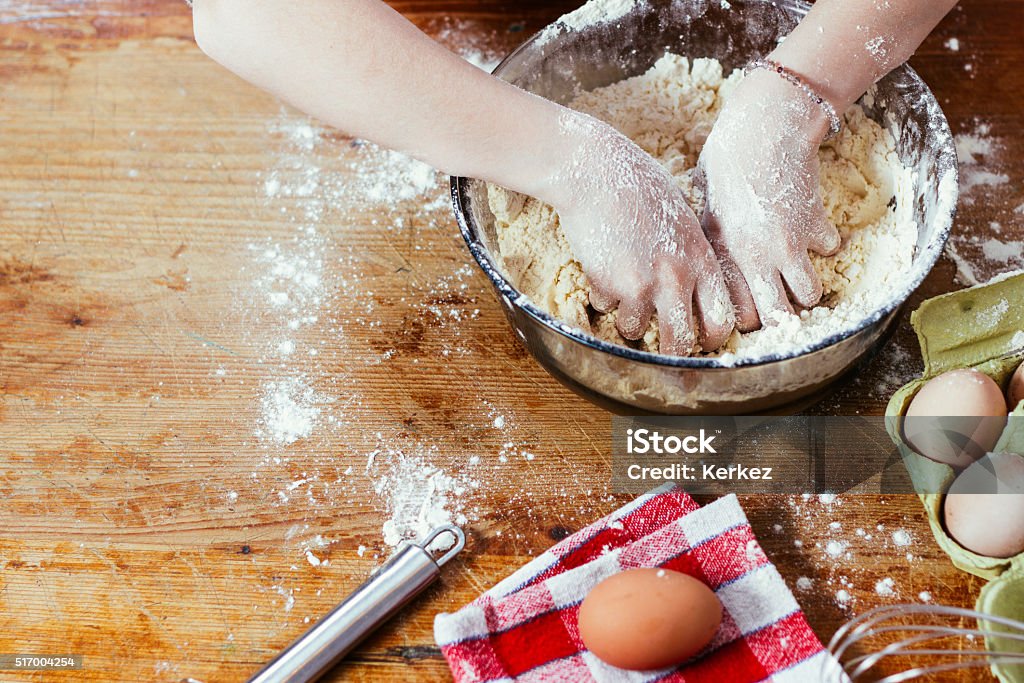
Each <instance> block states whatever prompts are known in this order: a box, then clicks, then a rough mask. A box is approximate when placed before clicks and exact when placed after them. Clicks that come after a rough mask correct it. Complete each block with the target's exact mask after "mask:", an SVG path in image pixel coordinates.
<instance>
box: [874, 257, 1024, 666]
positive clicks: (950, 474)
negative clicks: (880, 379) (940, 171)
mask: <svg viewBox="0 0 1024 683" xmlns="http://www.w3.org/2000/svg"><path fill="white" fill-rule="evenodd" d="M910 323H911V325H912V326H913V328H914V331H915V332H917V338H918V340H919V341H920V343H921V355H922V356H923V358H924V374H923V376H922V377H921V378H919V379H916V380H914V381H912V382H910V383H909V384H906V385H904V386H903V387H901V388H900V389H899V390H898V391H897V392H896V393H895V394H894V395H893V397H892V399H890V400H889V405H888V407H887V408H886V411H885V414H886V417H887V418H889V419H888V420H887V421H886V422H887V428H888V430H889V435H890V437H891V438H892V440H893V442H894V443H895V444H896V446H897V447H898V448H899V450H900V453H901V455H902V456H903V462H904V463H905V464H906V466H907V470H908V471H909V472H910V476H911V479H912V480H913V481H914V482H915V484H916V485H917V487H918V490H920V491H945V490H946V489H948V488H949V486H950V484H952V483H953V480H954V479H955V478H956V475H957V472H956V470H954V469H953V468H952V467H950V466H949V465H945V464H942V463H938V462H935V461H933V460H929V459H928V458H925V457H923V456H921V455H918V454H917V453H916V452H914V451H913V450H912V449H910V448H908V447H907V446H906V444H905V443H904V442H903V439H902V438H901V435H900V433H899V430H900V421H901V420H900V419H899V418H902V417H903V416H904V415H905V414H906V412H907V408H908V407H909V406H910V402H911V401H912V400H913V398H914V396H915V395H916V394H917V392H918V390H920V388H921V387H922V386H923V385H924V384H925V382H927V381H928V380H929V379H931V378H933V377H936V376H938V375H941V374H942V373H944V372H948V371H949V370H956V369H962V368H973V369H975V370H978V371H979V372H982V373H984V374H986V375H988V376H989V377H991V378H992V379H994V380H995V381H996V383H998V384H999V386H1000V387H1002V388H1003V390H1004V392H1005V390H1006V386H1007V384H1008V383H1009V381H1010V377H1011V376H1012V375H1013V373H1014V371H1015V370H1016V369H1017V367H1018V366H1019V365H1020V364H1021V363H1022V362H1024V343H1022V338H1024V334H1022V333H1024V273H1021V274H1016V275H1013V276H1010V277H1006V278H1002V279H999V280H997V281H994V282H991V283H988V284H984V285H979V286H977V287H972V288H970V289H965V290H961V291H958V292H952V293H950V294H943V295H941V296H937V297H935V298H933V299H929V300H927V301H925V302H924V303H922V304H921V307H920V308H918V309H917V310H916V311H914V312H913V313H912V314H911V316H910ZM1010 414H1011V415H1013V416H1019V417H1022V418H1024V401H1022V402H1021V403H1020V404H1019V405H1017V406H1016V408H1015V409H1014V410H1013V411H1011V413H1010ZM894 418H896V419H894ZM994 452H998V453H1018V454H1021V456H1022V457H1024V419H1018V420H1010V421H1009V424H1008V426H1007V428H1006V429H1005V430H1004V431H1003V434H1002V436H1001V437H1000V439H999V442H998V444H997V445H996V447H995V449H994ZM919 497H920V498H921V502H922V503H924V508H925V512H926V513H927V515H928V523H929V525H930V526H931V530H932V533H933V534H934V535H935V540H936V541H937V542H938V544H939V546H940V547H941V548H942V549H943V551H945V552H946V554H947V555H949V557H950V559H951V560H952V562H953V564H954V565H956V566H957V567H958V568H959V569H962V570H963V571H966V572H970V573H971V574H974V575H975V576H979V577H981V578H983V579H988V580H989V583H988V584H987V585H986V586H985V588H984V589H982V591H981V595H980V596H979V597H978V602H977V609H978V610H979V611H982V612H986V613H988V614H993V615H998V616H1006V617H1011V618H1014V619H1017V620H1021V619H1024V553H1021V554H1019V555H1016V556H1014V557H1010V558H1001V557H999V558H997V557H985V556H983V555H979V554H977V553H974V552H971V551H970V550H967V549H966V548H964V547H963V546H961V545H960V544H959V543H957V542H956V541H955V540H954V539H953V538H952V537H951V536H950V535H949V534H948V533H946V529H945V526H944V525H943V522H942V503H943V498H944V494H941V493H921V494H919ZM983 627H985V625H984V624H983ZM996 630H998V629H996ZM986 643H987V645H988V647H989V649H991V650H997V649H998V650H1011V651H1021V652H1024V648H1022V646H1021V643H1020V642H1019V641H1018V642H1014V641H1010V640H1007V639H999V638H988V639H986ZM992 670H993V672H994V673H995V674H996V675H997V676H998V677H999V679H1000V680H1001V681H1004V683H1024V665H1007V666H999V665H994V666H993V667H992Z"/></svg>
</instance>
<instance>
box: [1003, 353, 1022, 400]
mask: <svg viewBox="0 0 1024 683" xmlns="http://www.w3.org/2000/svg"><path fill="white" fill-rule="evenodd" d="M1006 397H1007V398H1008V399H1010V410H1014V409H1016V407H1017V406H1019V405H1020V402H1021V401H1024V363H1021V364H1020V366H1019V367H1018V368H1017V372H1015V373H1013V377H1011V378H1010V386H1008V387H1007V388H1006Z"/></svg>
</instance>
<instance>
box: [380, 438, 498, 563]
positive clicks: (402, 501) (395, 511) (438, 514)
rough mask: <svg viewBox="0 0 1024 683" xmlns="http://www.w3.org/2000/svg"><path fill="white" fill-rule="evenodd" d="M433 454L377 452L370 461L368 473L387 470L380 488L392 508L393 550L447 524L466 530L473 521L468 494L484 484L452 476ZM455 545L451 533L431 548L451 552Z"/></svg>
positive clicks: (388, 530)
mask: <svg viewBox="0 0 1024 683" xmlns="http://www.w3.org/2000/svg"><path fill="white" fill-rule="evenodd" d="M429 455H430V451H429V449H428V450H426V451H424V450H423V449H421V450H420V451H419V452H415V453H411V454H409V453H405V452H403V451H401V450H395V449H388V450H376V451H374V452H373V453H371V454H370V455H369V457H368V463H367V469H369V470H372V471H374V472H376V471H378V470H381V469H382V470H383V474H380V475H379V476H378V477H377V479H376V480H375V482H374V490H375V491H376V492H377V495H379V496H380V497H381V499H382V500H384V503H385V505H386V508H387V512H388V518H387V519H386V520H385V521H384V527H383V533H384V542H385V543H387V544H388V545H390V546H397V545H398V544H399V543H401V542H402V541H413V542H415V541H420V540H423V539H424V538H425V537H426V536H427V534H429V533H430V531H431V530H433V529H436V528H437V527H439V526H442V525H445V524H455V525H456V526H460V527H461V526H465V524H466V523H467V522H468V521H469V517H468V516H467V510H466V508H465V503H464V501H463V496H464V495H465V494H466V493H467V492H468V491H470V490H472V489H475V488H477V487H478V486H479V483H478V482H477V481H475V480H474V479H472V478H471V477H469V476H468V475H466V474H455V475H451V474H448V473H447V472H444V471H443V470H441V469H440V468H438V467H435V466H434V465H432V464H430V462H429V460H428V456H429ZM454 542H455V539H454V537H452V535H451V534H445V535H443V536H441V537H439V538H438V539H436V540H435V541H434V542H433V544H431V548H433V549H436V550H447V549H448V548H450V547H452V545H453V544H454Z"/></svg>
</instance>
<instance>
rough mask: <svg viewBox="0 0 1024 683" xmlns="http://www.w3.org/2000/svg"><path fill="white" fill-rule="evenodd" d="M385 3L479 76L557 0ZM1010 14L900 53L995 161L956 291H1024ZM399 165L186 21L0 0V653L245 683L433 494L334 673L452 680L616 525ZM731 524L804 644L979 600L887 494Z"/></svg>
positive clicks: (893, 363)
mask: <svg viewBox="0 0 1024 683" xmlns="http://www.w3.org/2000/svg"><path fill="white" fill-rule="evenodd" d="M394 4H395V6H396V7H397V8H398V9H400V10H402V11H403V12H406V13H407V14H408V15H409V16H410V18H412V19H413V20H414V21H416V22H417V23H419V24H420V25H421V26H423V27H424V28H425V29H426V30H428V31H429V32H430V33H432V34H433V35H435V36H437V37H438V38H439V39H441V40H442V41H444V42H445V43H446V44H447V45H449V46H450V47H452V48H453V49H455V50H457V51H459V52H461V53H462V54H464V55H466V56H469V57H473V58H475V59H479V60H483V61H491V60H493V58H494V57H496V56H499V55H501V54H504V53H505V52H507V51H508V50H509V49H511V48H512V47H514V46H515V45H516V44H517V43H519V42H521V41H522V40H523V39H524V38H525V37H526V36H527V35H529V34H530V32H532V31H534V30H536V29H538V28H540V27H541V26H543V25H544V24H546V23H547V22H549V21H551V20H552V19H554V18H555V17H557V16H558V15H559V14H561V13H562V12H563V11H565V10H567V9H571V8H572V7H573V6H574V5H577V4H578V2H573V1H572V0H565V1H562V2H542V1H540V0H533V1H530V2H525V1H521V2H498V1H493V0H492V1H481V2H473V1H471V0H446V1H444V2H440V1H434V2H430V1H428V0H422V1H413V0H408V1H405V2H395V3H394ZM1022 7H1024V5H1022V3H1020V2H999V1H995V0H979V1H977V2H965V3H963V5H962V7H960V8H958V9H957V10H955V11H954V12H953V13H952V14H951V15H950V16H949V17H947V19H946V20H945V21H944V22H943V24H942V25H941V27H940V28H939V29H938V30H937V31H936V32H935V33H934V34H933V35H932V36H931V37H930V38H929V39H928V40H927V42H926V43H925V44H924V46H923V47H922V48H921V49H920V51H919V52H918V54H917V55H916V56H915V57H914V59H913V60H912V61H913V65H914V66H915V67H916V68H917V69H919V71H920V72H921V74H922V75H923V76H924V78H925V80H926V81H927V82H928V83H929V84H930V85H931V86H932V88H933V89H934V91H935V93H936V95H937V96H938V98H939V100H940V102H941V103H942V105H943V107H944V108H945V111H946V113H947V115H948V116H949V119H950V122H951V124H952V127H953V129H954V132H956V133H976V134H978V135H980V136H981V137H982V138H983V139H984V140H986V141H987V142H988V144H990V145H991V146H992V149H991V150H989V151H988V153H987V154H985V155H983V156H982V157H981V158H980V159H978V162H977V164H976V165H975V167H973V171H975V172H977V173H978V175H974V176H971V177H972V178H975V179H977V182H974V181H971V182H970V183H968V184H969V185H973V187H971V188H968V189H969V192H968V193H967V194H966V196H965V198H964V201H962V202H961V207H960V213H959V216H958V218H957V221H956V225H955V237H954V246H955V248H956V249H957V251H958V253H959V255H960V257H961V259H962V268H961V269H962V270H965V271H970V270H973V275H974V276H975V277H979V278H984V277H985V276H987V275H990V274H993V273H996V272H999V271H1001V270H1006V269H1008V268H1012V267H1019V266H1020V265H1021V264H1020V247H1021V240H1022V239H1024V208H1021V203H1022V201H1024V198H1022V197H1021V193H1020V180H1021V177H1022V175H1024V167H1022V159H1024V154H1022V152H1024V150H1022V146H1021V145H1022V143H1021V137H1020V134H1019V131H1020V129H1021V127H1022V125H1024V99H1022V96H1021V92H1022V89H1024V68H1022V67H1024V42H1022V41H1021V39H1020V38H1021V34H1020V25H1021V19H1024V9H1022ZM950 38H957V39H958V41H959V45H956V43H950V42H949V39H950ZM954 47H958V48H959V49H958V50H956V49H953V48H954ZM382 115H386V112H382ZM420 171H422V169H419V168H417V167H415V166H410V165H409V164H408V163H407V162H406V161H404V160H402V159H401V158H398V157H394V156H389V155H386V154H384V153H383V152H381V151H380V150H377V149H375V148H374V147H372V146H369V145H360V144H358V143H354V142H353V141H351V140H350V139H348V138H346V137H345V136H344V135H342V134H340V133H338V132H337V131H332V130H325V129H323V128H321V127H320V126H318V125H317V124H316V123H315V122H310V121H308V120H307V119H305V118H304V117H302V116H300V115H299V114H297V113H296V112H294V111H291V110H289V109H287V108H285V107H283V106H282V105H280V104H279V103H277V102H275V101H274V100H272V99H271V98H269V97H267V96H266V95H264V94H262V93H260V92H258V91H256V90H255V89H253V88H251V87H248V86H247V85H245V84H244V83H242V82H241V81H239V80H238V79H236V78H234V77H233V76H231V75H230V74H228V73H226V72H225V71H224V70H222V69H220V68H219V67H218V66H216V65H215V64H214V63H212V62H211V61H209V60H208V59H206V58H205V57H204V56H203V55H202V54H201V53H200V51H199V50H198V49H197V48H196V45H195V43H194V41H193V39H192V30H191V21H190V15H189V11H188V8H187V7H186V6H185V5H184V3H182V2H179V1H177V0H140V1H138V2H131V1H128V0H96V1H92V2H72V1H69V0H32V1H30V2H22V3H16V2H2V3H0V386H2V396H0V653H16V652H24V653H37V654H40V653H43V654H61V653H74V654H81V655H84V657H85V666H84V668H83V669H82V670H81V671H79V672H76V673H75V675H74V676H73V678H76V679H80V680H95V681H99V680H125V681H142V680H159V681H186V680H196V681H206V682H209V681H240V680H244V679H245V678H246V677H247V676H248V675H251V674H252V673H253V672H255V671H256V670H257V669H258V668H259V667H260V665H261V663H263V662H265V661H266V660H267V659H269V658H270V657H271V656H273V655H274V653H276V652H277V651H278V650H279V649H280V648H282V647H283V646H284V645H286V644H287V643H288V642H289V641H290V640H291V639H292V638H294V637H295V636H296V635H297V634H299V633H300V632H301V631H303V630H304V629H305V628H306V627H307V626H308V623H309V622H311V621H313V620H315V619H316V618H317V617H318V616H319V615H322V614H323V613H324V612H326V611H327V610H328V609H329V608H330V607H331V606H333V605H334V604H335V603H336V602H337V601H338V600H339V598H340V597H341V596H343V595H345V594H346V593H347V592H348V591H349V590H351V589H352V588H353V587H354V586H356V585H357V584H358V583H359V582H361V581H362V579H363V578H364V577H365V576H366V575H367V574H368V573H369V572H370V571H371V570H372V569H373V568H374V567H375V566H378V565H379V564H380V563H381V561H382V559H383V558H384V557H386V556H387V554H388V553H389V551H390V548H389V547H388V546H387V545H386V544H385V543H384V541H383V538H382V524H383V522H384V521H385V520H387V519H390V518H391V517H392V516H393V515H394V514H395V512H394V510H393V509H392V508H391V507H389V506H392V505H393V504H394V502H393V501H390V499H389V498H388V495H387V489H388V482H391V483H392V484H393V483H394V482H396V481H399V480H402V477H406V480H408V478H409V477H410V476H411V477H412V481H413V482H415V481H417V479H416V477H418V476H423V475H424V474H429V473H431V472H432V471H433V470H431V469H430V468H431V467H436V468H438V470H439V472H441V473H442V474H441V475H440V476H441V477H442V478H441V479H435V480H434V483H435V484H437V483H438V482H440V483H441V487H442V488H444V487H445V486H456V487H465V489H466V490H465V491H463V492H461V493H458V494H453V495H452V499H451V500H450V501H449V507H459V508H460V509H461V510H462V513H463V514H465V515H466V516H467V518H468V521H467V529H468V533H469V536H470V539H469V544H468V549H467V551H466V552H465V553H464V554H463V555H462V556H461V557H460V558H459V559H458V560H457V561H456V562H454V563H453V564H452V565H451V566H450V567H449V568H448V570H447V571H446V572H445V576H444V578H443V581H442V583H441V585H440V586H437V587H434V588H433V589H431V590H430V592H429V593H428V594H427V595H426V597H425V598H424V599H422V600H420V601H419V602H418V603H417V604H416V605H415V607H414V608H412V609H409V610H408V611H407V612H405V613H404V614H403V615H401V616H400V618H398V619H396V620H395V621H394V622H392V623H390V624H389V625H387V626H386V627H385V628H383V629H382V630H381V631H380V632H379V633H378V634H377V635H376V636H374V637H373V638H372V639H370V640H369V641H368V642H367V643H365V644H364V645H363V646H362V647H361V648H360V649H359V650H358V651H357V652H356V653H355V654H354V655H353V656H352V657H351V658H350V660H349V661H348V662H347V663H346V664H344V665H343V666H342V667H340V668H339V669H338V670H337V672H336V677H337V678H338V679H342V678H344V679H356V680H369V681H372V680H381V681H385V680H388V681H390V680H409V679H412V678H413V677H416V678H421V679H424V680H427V679H430V680H445V679H447V678H448V671H447V667H446V665H445V662H444V660H443V658H442V657H441V655H440V653H439V651H438V650H437V648H436V647H435V646H434V643H433V639H432V632H431V624H432V620H433V616H434V614H435V613H437V612H438V611H442V610H451V609H454V608H457V607H459V606H460V605H462V604H464V603H466V602H467V601H469V600H470V599H472V598H473V597H475V596H476V595H478V594H479V593H480V592H481V591H483V590H484V589H486V588H487V587H489V586H491V585H492V584H494V583H495V582H496V581H497V580H498V579H500V578H501V577H503V576H505V575H507V574H508V573H509V572H511V571H512V570H513V569H515V568H516V567H518V566H520V565H521V564H523V563H524V562H526V561H528V560H529V559H530V557H531V556H533V555H535V554H537V553H540V552H542V551H543V550H544V549H546V548H547V547H549V546H550V545H551V544H552V543H553V542H554V539H558V538H561V537H563V536H564V535H565V534H566V533H568V532H571V531H573V530H575V529H578V528H580V527H581V526H583V525H585V524H587V523H589V522H591V521H593V520H594V519H596V518H597V517H598V516H600V515H602V514H604V513H607V512H609V511H610V510H612V509H614V508H615V507H616V506H618V505H620V504H622V503H623V502H625V499H624V498H623V497H617V496H614V495H609V493H608V491H607V488H608V481H607V479H608V475H607V471H608V470H607V463H608V455H607V454H608V449H609V433H610V421H609V416H608V415H607V414H606V413H604V412H602V411H601V410H598V409H596V408H594V407H592V406H591V405H589V404H588V403H586V402H585V401H583V400H581V399H580V398H578V397H576V396H575V395H574V394H572V393H570V392H569V391H567V390H566V389H564V388H563V387H562V386H560V385H559V384H558V383H557V382H556V381H554V380H553V379H552V378H551V377H549V376H548V375H547V374H545V372H544V371H542V370H541V369H540V368H539V367H538V366H537V365H536V364H535V363H534V361H533V360H532V359H531V358H530V357H529V356H528V355H527V354H526V352H525V351H524V350H523V349H522V348H520V347H519V346H518V345H517V344H516V343H515V341H514V340H513V339H512V338H511V337H510V335H509V333H508V328H507V325H506V322H505V320H504V317H503V315H502V313H501V311H500V310H499V308H498V306H497V305H496V302H495V301H494V299H493V297H492V295H491V292H490V290H489V286H488V283H487V281H486V280H485V278H484V277H483V276H482V274H481V273H480V272H478V270H477V269H476V268H475V266H474V264H473V263H472V261H471V258H470V256H469V254H468V252H467V251H466V249H465V248H464V245H463V243H462V240H461V239H460V237H459V235H458V232H457V229H456V226H455V222H454V220H453V219H452V217H451V215H450V211H449V210H448V208H447V206H446V203H445V200H444V193H445V188H444V184H443V183H442V182H441V179H440V178H433V177H431V176H429V175H428V176H424V174H423V173H422V172H420ZM982 172H984V173H992V174H995V176H985V175H984V174H983V173H982ZM1000 175H1005V176H1006V178H1005V179H1002V178H1000ZM993 245H995V246H993ZM1014 250H1016V251H1014ZM954 272H955V268H954V266H953V264H952V262H951V261H950V260H948V259H944V260H943V261H941V262H940V263H939V265H938V266H937V267H936V268H935V271H934V272H933V273H932V275H931V276H930V277H929V279H928V280H927V282H926V283H925V285H924V286H923V287H922V288H921V291H920V292H918V293H917V294H916V295H915V297H914V299H913V302H918V301H920V300H921V299H922V298H924V297H926V296H931V295H934V294H937V293H940V292H943V291H948V290H950V289H952V288H954V287H956V286H958V285H956V284H954ZM963 277H970V273H969V272H968V273H966V274H965V275H964V276H963ZM918 370H919V357H918V353H917V349H916V343H915V342H914V340H913V338H912V335H911V333H910V332H909V327H908V325H907V322H906V320H905V318H904V320H903V321H902V322H901V325H900V329H899V331H898V333H897V335H896V336H895V337H894V338H893V340H892V341H891V342H890V343H889V345H888V346H887V347H886V349H885V351H884V352H883V353H882V354H881V355H880V356H879V357H878V358H876V359H875V360H874V361H873V362H872V363H871V364H870V365H869V366H868V367H867V368H865V369H864V370H863V371H862V372H860V373H859V374H858V375H857V377H856V378H855V379H853V380H852V381H848V382H847V383H846V384H844V385H843V386H842V387H840V388H838V390H837V391H835V392H834V393H832V394H830V395H828V396H825V397H823V399H822V402H821V403H820V404H819V405H818V406H817V407H816V408H815V409H814V410H816V411H818V412H823V413H827V414H849V413H864V414H877V413H880V412H882V410H883V406H884V403H885V401H886V400H887V398H888V396H889V395H890V394H891V392H892V391H893V390H894V389H895V388H897V387H898V386H900V385H901V384H902V383H904V382H905V381H907V380H908V379H910V378H911V377H913V376H914V373H916V372H917V371H918ZM387 477H390V479H386V478H387ZM403 481H404V480H403ZM382 482H383V484H382ZM378 489H380V490H378ZM742 503H743V505H744V508H745V509H746V511H747V513H748V515H749V516H750V519H751V522H752V524H753V527H754V529H755V531H756V532H757V534H758V536H759V538H760V540H761V542H762V544H763V545H764V547H765V549H766V551H767V553H768V555H769V556H770V557H771V559H772V560H773V561H774V562H775V563H776V564H777V565H778V567H779V569H780V571H781V572H782V574H783V576H784V577H785V578H786V580H787V581H788V582H789V584H790V586H791V587H793V588H794V591H795V593H796V595H797V597H798V599H799V600H800V602H801V604H802V605H803V606H804V608H805V609H806V611H807V614H808V616H809V619H810V622H811V624H812V625H813V626H814V628H815V630H816V631H817V632H818V633H819V634H820V635H821V636H822V637H823V638H826V637H828V636H830V635H831V633H832V632H833V631H834V630H835V628H836V627H837V626H838V625H839V624H840V623H842V622H843V621H844V620H845V619H847V618H849V617H850V616H852V615H853V614H856V613H858V612H860V611H862V610H865V609H867V608H869V607H872V606H874V605H878V604H886V603H891V602H895V601H901V600H903V601H911V602H915V601H918V600H919V599H921V597H920V593H921V592H922V591H927V592H928V593H929V594H930V598H931V599H932V600H934V601H935V602H942V603H948V604H954V605H965V606H969V605H972V604H973V601H974V599H975V597H976V595H977V592H978V590H979V588H980V587H981V585H982V583H981V581H980V580H978V579H975V578H973V577H971V576H969V575H967V574H965V573H962V572H959V571H957V570H955V569H954V568H953V566H952V565H951V564H950V563H949V561H948V560H947V558H946V557H945V556H944V555H943V554H942V553H941V552H940V551H939V549H938V547H937V546H936V544H935V543H934V541H933V540H932V538H931V535H930V533H929V531H928V528H927V525H926V523H925V518H924V515H923V513H922V510H921V507H920V505H919V504H918V502H917V500H916V499H915V498H913V497H910V496H840V497H839V498H838V499H837V500H836V501H834V502H829V501H821V500H818V499H817V498H811V499H810V500H805V499H804V498H802V497H800V496H793V497H783V496H779V497H767V496H746V497H744V498H743V499H742ZM858 529H859V530H860V531H857V530H858ZM900 532H906V533H905V534H903V533H900ZM908 539H909V545H906V544H904V543H903V542H904V541H907V540H908ZM830 541H833V542H834V543H833V544H832V545H829V542H830ZM835 543H839V544H845V545H842V547H843V551H842V553H841V556H840V557H839V559H835V558H833V557H832V556H831V554H830V552H829V550H834V549H835V548H836V547H838V546H836V545H835ZM317 562H320V564H319V565H318V566H314V565H315V564H316V563H317ZM800 577H806V579H808V580H810V582H811V584H810V588H806V585H807V582H806V581H803V582H801V585H802V586H804V589H798V588H797V580H798V579H799V578H800ZM886 579H891V580H892V583H891V590H892V592H894V593H895V595H888V593H889V591H888V590H886V587H887V586H890V584H889V583H888V582H886V581H885V580H886ZM879 582H883V583H882V584H879ZM842 591H847V592H848V594H849V596H850V598H849V600H845V601H844V599H843V597H844V595H843V593H842ZM926 597H927V596H926ZM71 678H72V676H71V675H58V674H43V673H37V674H32V675H29V674H25V673H21V674H14V673H13V672H0V679H2V680H5V681H6V680H25V679H31V680H43V679H46V680H69V679H71ZM947 680H962V681H966V680H989V677H988V675H987V674H985V673H979V672H975V673H973V674H969V675H968V674H964V675H962V676H960V677H956V676H951V677H949V678H948V679H947Z"/></svg>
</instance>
